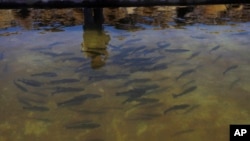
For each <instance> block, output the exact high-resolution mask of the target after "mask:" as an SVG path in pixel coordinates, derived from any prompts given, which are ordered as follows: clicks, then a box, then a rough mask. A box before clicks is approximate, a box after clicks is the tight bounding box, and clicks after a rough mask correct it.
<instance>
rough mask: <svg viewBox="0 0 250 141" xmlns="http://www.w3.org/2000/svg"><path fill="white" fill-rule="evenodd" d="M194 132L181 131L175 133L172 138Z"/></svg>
mask: <svg viewBox="0 0 250 141" xmlns="http://www.w3.org/2000/svg"><path fill="white" fill-rule="evenodd" d="M194 131H195V130H194V129H187V130H182V131H178V132H175V133H174V134H173V136H179V135H182V134H188V133H191V132H194Z"/></svg>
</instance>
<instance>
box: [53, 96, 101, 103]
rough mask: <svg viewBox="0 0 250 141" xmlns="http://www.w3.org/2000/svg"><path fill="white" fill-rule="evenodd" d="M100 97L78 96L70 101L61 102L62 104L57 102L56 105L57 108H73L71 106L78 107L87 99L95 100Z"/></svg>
mask: <svg viewBox="0 0 250 141" xmlns="http://www.w3.org/2000/svg"><path fill="white" fill-rule="evenodd" d="M100 97H101V96H100V95H97V94H85V95H80V96H76V97H74V98H72V99H69V100H66V101H63V102H59V103H57V106H73V105H79V104H82V103H83V102H84V101H86V100H88V99H95V98H100Z"/></svg>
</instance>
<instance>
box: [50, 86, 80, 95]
mask: <svg viewBox="0 0 250 141" xmlns="http://www.w3.org/2000/svg"><path fill="white" fill-rule="evenodd" d="M81 91H84V88H73V87H56V88H55V91H53V92H52V93H51V94H52V95H54V94H58V93H68V92H81Z"/></svg>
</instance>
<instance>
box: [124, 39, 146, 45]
mask: <svg viewBox="0 0 250 141" xmlns="http://www.w3.org/2000/svg"><path fill="white" fill-rule="evenodd" d="M141 40H142V39H141V38H138V39H131V40H127V41H126V42H125V43H124V44H125V45H126V44H129V43H133V42H138V41H141Z"/></svg>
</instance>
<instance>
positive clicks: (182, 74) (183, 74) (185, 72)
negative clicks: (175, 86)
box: [176, 69, 195, 80]
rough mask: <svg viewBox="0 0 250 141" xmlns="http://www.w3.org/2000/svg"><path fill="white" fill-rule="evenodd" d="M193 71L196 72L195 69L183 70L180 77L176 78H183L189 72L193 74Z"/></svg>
mask: <svg viewBox="0 0 250 141" xmlns="http://www.w3.org/2000/svg"><path fill="white" fill-rule="evenodd" d="M193 72H195V70H194V69H189V70H186V71H184V72H182V73H181V74H180V75H179V76H178V77H176V80H179V79H180V78H182V77H184V76H186V75H188V74H191V73H193Z"/></svg>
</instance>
